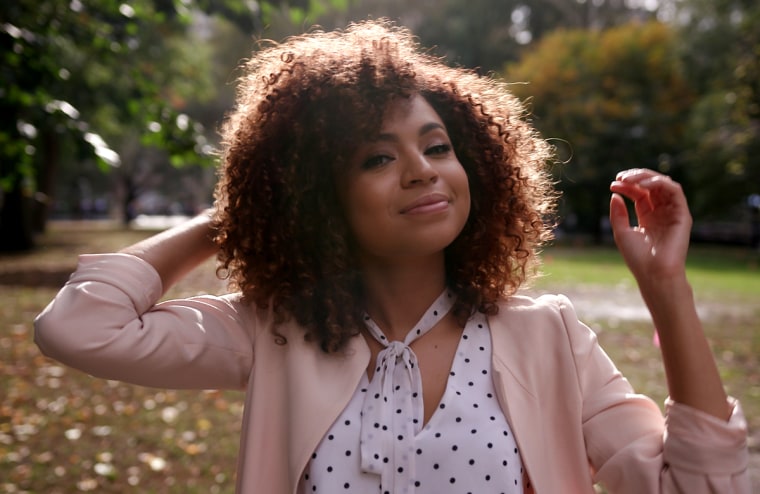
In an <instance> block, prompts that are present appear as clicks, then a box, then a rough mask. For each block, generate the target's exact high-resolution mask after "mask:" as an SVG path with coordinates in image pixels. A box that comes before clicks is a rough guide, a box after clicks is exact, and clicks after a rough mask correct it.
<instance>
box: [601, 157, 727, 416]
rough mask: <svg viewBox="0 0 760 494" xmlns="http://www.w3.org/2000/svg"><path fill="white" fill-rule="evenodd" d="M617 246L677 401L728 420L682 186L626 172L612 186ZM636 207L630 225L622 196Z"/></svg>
mask: <svg viewBox="0 0 760 494" xmlns="http://www.w3.org/2000/svg"><path fill="white" fill-rule="evenodd" d="M610 190H611V191H612V192H613V194H612V199H611V201H610V222H611V224H612V229H613V233H614V236H615V243H616V244H617V246H618V249H619V250H620V252H621V254H622V255H623V258H624V259H625V262H626V264H627V265H628V268H629V269H630V270H631V272H632V273H633V276H634V277H635V278H636V281H637V283H638V285H639V290H640V291H641V295H642V297H643V299H644V302H645V303H646V305H647V307H648V308H649V312H650V313H651V315H652V319H653V321H654V324H655V327H656V328H657V331H658V334H659V338H660V347H661V350H662V358H663V363H664V366H665V373H666V376H667V381H668V390H669V392H670V397H671V399H672V400H674V401H676V402H679V403H682V404H684V405H688V406H691V407H693V408H695V409H698V410H702V411H704V412H706V413H709V414H710V415H713V416H715V417H718V418H721V419H724V420H727V419H728V418H729V416H730V415H731V407H730V405H729V403H728V401H727V396H726V393H725V391H724V389H723V383H722V382H721V379H720V375H719V374H718V370H717V367H716V365H715V360H714V358H713V354H712V351H711V349H710V347H709V344H708V342H707V339H706V338H705V336H704V333H703V330H702V323H701V321H700V319H699V316H698V314H697V310H696V306H695V302H694V295H693V292H692V289H691V286H690V284H689V282H688V280H687V277H686V254H687V251H688V246H689V236H690V231H691V224H692V219H691V215H690V213H689V208H688V205H687V203H686V198H685V196H684V193H683V190H682V189H681V186H680V185H679V184H678V183H676V182H675V181H673V180H672V179H671V178H670V177H668V176H666V175H662V174H660V173H657V172H654V171H652V170H646V169H633V170H628V171H624V172H621V173H619V174H618V175H617V177H616V179H615V181H614V182H612V184H611V186H610ZM622 196H625V197H627V198H629V199H630V200H632V201H633V202H634V205H635V210H636V215H637V218H638V226H630V224H629V218H628V211H627V209H626V206H625V203H624V200H623V197H622Z"/></svg>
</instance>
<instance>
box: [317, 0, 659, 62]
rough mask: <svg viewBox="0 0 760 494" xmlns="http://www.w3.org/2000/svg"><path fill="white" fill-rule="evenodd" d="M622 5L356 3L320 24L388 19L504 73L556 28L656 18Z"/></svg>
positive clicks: (610, 1)
mask: <svg viewBox="0 0 760 494" xmlns="http://www.w3.org/2000/svg"><path fill="white" fill-rule="evenodd" d="M632 3H633V2H630V1H629V2H623V1H620V0H594V1H591V0H589V1H585V2H581V1H571V2H568V1H566V0H532V1H526V0H418V1H415V2H408V1H406V0H372V1H367V0H365V1H356V2H353V3H352V4H351V5H350V6H348V8H347V9H345V10H342V11H340V12H339V13H337V14H334V15H330V16H323V17H322V18H318V19H316V21H317V22H319V23H320V24H322V25H325V27H327V28H333V27H339V26H342V25H345V24H346V23H347V22H348V21H349V20H355V19H363V18H366V17H375V18H377V17H388V18H391V19H393V20H396V21H397V22H399V23H400V24H402V25H404V26H407V27H409V28H410V29H411V30H412V31H413V32H414V33H415V35H417V36H418V37H419V39H420V42H421V43H422V45H423V46H426V47H431V48H434V53H436V54H438V55H441V56H445V57H446V59H447V61H449V62H450V63H452V64H457V65H461V66H464V67H468V68H474V69H478V70H480V71H481V72H483V73H487V72H500V71H502V70H503V68H504V65H505V64H506V63H507V62H513V61H516V60H517V59H519V57H520V56H521V54H522V52H523V51H524V49H525V47H526V46H529V45H530V44H531V43H532V42H535V41H537V40H539V39H540V38H541V37H543V36H544V35H545V34H547V33H549V32H551V31H552V30H554V29H557V28H578V29H581V28H597V29H601V28H606V27H611V26H614V25H618V24H621V23H624V22H626V21H629V20H631V19H633V18H638V19H643V18H648V17H651V16H653V15H654V13H653V12H651V11H649V10H647V9H645V8H643V7H636V8H634V7H631V6H630V4H632Z"/></svg>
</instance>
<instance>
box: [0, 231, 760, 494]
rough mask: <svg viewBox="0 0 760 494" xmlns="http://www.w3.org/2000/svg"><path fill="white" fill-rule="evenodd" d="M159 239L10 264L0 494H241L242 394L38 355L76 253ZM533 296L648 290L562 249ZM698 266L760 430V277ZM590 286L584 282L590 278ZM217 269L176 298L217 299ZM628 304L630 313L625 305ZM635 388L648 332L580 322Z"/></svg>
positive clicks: (742, 255)
mask: <svg viewBox="0 0 760 494" xmlns="http://www.w3.org/2000/svg"><path fill="white" fill-rule="evenodd" d="M148 233H149V232H135V231H129V230H120V229H118V228H114V227H113V226H107V227H103V226H100V225H99V224H91V225H89V226H88V227H82V226H81V225H79V226H77V227H72V226H70V225H69V226H54V228H53V229H52V230H51V231H50V232H49V233H48V234H47V235H45V236H44V237H43V238H42V239H41V247H40V248H39V249H38V250H37V251H35V252H33V253H30V254H17V255H4V256H0V297H2V300H3V304H2V305H0V376H2V379H1V380H0V493H4V492H6V493H16V492H30V493H43V492H44V493H49V494H56V493H69V492H87V491H91V492H104V493H116V492H144V493H153V492H155V493H158V492H161V493H164V492H167V493H174V492H176V493H180V492H181V493H201V492H202V493H231V492H233V491H234V471H235V466H236V458H237V445H238V437H239V432H240V420H241V415H242V394H241V393H237V392H218V391H206V392H197V391H168V390H159V389H150V388H143V387H138V386H130V385H125V384H122V383H116V382H112V381H105V380H100V379H94V378H92V377H90V376H87V375H85V374H83V373H81V372H78V371H75V370H72V369H68V368H64V367H62V366H60V365H59V364H57V363H56V362H54V361H52V360H49V359H47V358H46V357H44V356H42V355H41V354H40V353H39V351H38V350H37V348H36V346H35V345H34V343H33V341H32V320H33V318H34V316H35V315H36V314H37V313H38V312H39V311H40V310H41V309H42V308H43V307H44V306H45V305H46V304H47V302H48V301H49V300H50V299H52V297H53V296H54V295H55V292H56V291H57V289H58V287H59V286H60V285H61V284H63V282H65V279H66V277H67V276H68V274H69V273H70V272H71V270H73V268H74V266H75V262H76V254H77V253H80V252H105V251H112V250H115V249H118V248H119V247H121V246H124V245H127V244H129V243H132V242H134V241H136V240H138V239H140V238H144V237H145V236H147V235H148ZM544 258H545V271H546V272H547V276H545V277H544V278H542V279H541V280H539V282H538V283H537V284H536V286H535V287H534V288H533V290H535V291H561V292H565V293H567V294H568V295H570V296H571V299H573V300H574V301H576V302H578V303H577V305H576V307H577V308H578V309H579V310H578V311H579V314H580V315H581V317H583V316H584V314H583V313H582V307H586V306H587V305H584V301H588V300H591V301H592V306H593V303H597V305H598V304H599V303H612V304H613V309H616V308H617V307H616V306H614V304H615V303H617V302H616V301H618V300H622V301H623V302H624V303H628V302H631V303H635V302H636V301H637V300H638V294H637V293H636V291H635V286H634V284H633V281H632V280H631V278H630V275H628V274H627V271H626V269H625V267H624V266H623V265H622V263H621V260H620V258H619V255H618V254H617V253H616V252H615V251H614V250H612V249H606V248H605V249H577V248H560V247H554V248H551V249H549V250H547V251H546V252H545V254H544ZM689 272H690V276H691V278H692V281H693V284H694V286H695V291H696V293H697V296H698V298H699V299H700V302H704V303H705V304H706V305H707V306H708V307H710V308H711V310H713V312H710V313H709V314H708V316H707V317H705V331H706V333H707V335H708V337H709V338H710V340H711V342H712V344H713V348H714V350H715V354H716V358H717V360H718V362H719V366H720V369H721V372H722V374H723V377H724V379H725V382H726V386H727V388H728V390H729V391H730V392H731V393H732V394H733V395H735V396H737V397H739V398H740V399H741V400H742V403H743V406H744V409H745V413H746V414H747V416H748V418H749V421H750V425H751V427H752V428H753V430H755V431H756V430H760V369H759V367H758V355H760V331H758V321H759V320H760V309H759V308H758V304H757V301H758V294H760V273H759V272H758V256H757V254H752V253H749V252H747V251H743V250H740V249H712V248H695V249H694V250H693V253H692V256H691V258H690V261H689ZM581 280H582V283H581ZM222 290H223V285H222V284H221V283H220V282H219V281H218V280H216V279H215V278H214V275H213V264H212V263H209V264H208V265H206V266H204V269H201V270H198V271H196V272H194V273H191V275H190V276H188V278H186V279H185V280H183V281H182V282H181V283H180V284H179V285H177V286H176V287H174V288H173V289H172V290H171V292H170V293H169V294H168V296H171V297H174V296H187V295H193V294H197V293H200V292H204V291H208V292H217V293H219V292H221V291H222ZM621 306H622V305H621ZM584 320H586V321H587V322H588V323H589V325H590V326H591V327H592V328H594V329H595V330H596V331H597V332H598V334H599V339H600V342H601V343H602V345H603V346H604V347H605V348H606V350H607V351H608V353H610V355H611V356H612V358H613V359H614V360H615V362H616V363H617V364H618V366H619V367H620V368H621V370H622V371H623V372H624V374H626V375H627V376H628V378H629V379H630V381H631V382H632V383H633V384H634V386H635V387H636V388H637V389H638V390H640V391H642V392H644V393H646V394H649V395H650V396H652V397H653V398H654V399H655V400H657V401H658V402H662V400H663V399H664V397H665V394H666V389H665V386H664V376H663V373H662V366H661V364H660V360H659V355H658V349H657V348H656V347H655V346H654V345H653V344H652V328H651V325H650V324H649V323H647V322H646V321H641V320H630V319H627V318H625V317H619V316H618V315H616V311H615V310H611V311H608V312H607V313H606V315H603V316H597V315H592V316H589V317H588V318H585V317H584Z"/></svg>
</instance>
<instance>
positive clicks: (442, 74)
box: [214, 20, 556, 352]
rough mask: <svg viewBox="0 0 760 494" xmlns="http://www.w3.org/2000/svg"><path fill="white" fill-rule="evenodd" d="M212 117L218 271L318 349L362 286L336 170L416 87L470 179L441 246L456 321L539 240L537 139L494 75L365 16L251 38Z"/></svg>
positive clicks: (541, 161)
mask: <svg viewBox="0 0 760 494" xmlns="http://www.w3.org/2000/svg"><path fill="white" fill-rule="evenodd" d="M244 69H245V70H244V75H243V76H242V77H241V80H240V85H239V90H238V100H237V106H236V108H235V110H234V111H233V112H232V113H231V114H230V115H229V116H228V118H227V120H226V122H225V124H224V126H223V128H222V137H223V148H222V151H223V154H222V168H221V173H220V180H219V183H218V185H217V190H216V199H217V206H216V207H217V210H216V214H215V220H214V226H215V228H216V231H217V235H216V242H217V243H218V245H219V247H220V254H219V259H220V262H221V265H220V266H221V268H220V269H221V270H223V271H226V272H227V275H228V276H229V277H230V279H231V282H232V285H233V286H234V287H235V288H237V289H239V290H240V291H241V292H242V295H243V298H244V300H247V301H251V302H253V303H255V304H257V305H258V306H259V307H262V308H265V307H271V308H272V309H273V311H274V313H275V314H276V316H277V320H278V321H279V322H282V321H284V320H285V319H287V318H291V317H292V318H295V320H296V321H297V322H298V323H299V324H300V325H302V326H303V327H304V328H305V331H306V336H307V338H309V339H313V340H316V341H317V342H318V343H319V344H320V346H321V348H322V349H323V350H324V351H326V352H333V351H336V350H339V349H340V348H342V347H343V345H344V344H345V343H346V341H347V340H348V339H349V338H350V337H351V336H353V335H355V334H357V333H358V332H359V328H361V327H362V325H363V324H364V323H363V321H362V315H363V298H362V297H363V290H362V284H361V277H360V273H359V268H358V263H357V257H356V252H355V249H354V247H353V242H352V234H351V231H350V230H349V227H348V224H347V221H346V219H345V216H344V213H343V211H342V208H341V205H340V201H339V199H338V193H337V190H336V182H337V180H336V177H338V176H340V174H341V173H343V172H344V170H345V169H346V167H347V164H348V161H349V159H350V157H351V156H352V155H353V154H354V152H355V150H356V149H357V146H358V144H359V143H361V142H362V141H364V140H366V139H367V137H368V136H372V135H376V134H377V133H378V132H379V130H380V125H381V124H382V121H383V115H384V110H385V108H386V107H387V105H388V103H389V102H390V101H391V100H392V99H394V98H398V97H405V98H409V97H411V96H413V95H421V96H423V97H424V98H425V99H426V101H427V102H428V103H429V104H430V105H431V106H432V107H433V108H434V109H435V110H436V111H437V112H438V114H439V115H440V117H441V119H442V120H443V122H444V124H445V126H446V128H447V131H448V133H449V137H450V139H451V142H452V144H453V146H454V151H455V153H456V156H457V157H458V159H459V161H460V163H461V164H462V166H463V167H464V169H465V171H466V173H467V176H468V180H469V183H470V189H471V198H472V205H471V212H470V216H469V218H468V220H467V223H466V225H465V227H464V229H463V231H462V232H461V234H460V235H459V236H458V237H457V239H456V240H455V241H454V242H453V243H452V244H451V245H450V246H448V247H447V248H446V251H445V264H446V276H447V280H448V286H449V287H450V288H451V289H452V290H453V291H454V292H455V293H456V294H457V296H458V299H457V303H456V305H455V307H454V314H455V315H456V316H457V319H458V320H459V322H460V324H462V325H464V322H465V321H466V319H467V318H468V317H469V316H470V315H471V314H472V313H473V311H475V310H480V311H482V312H485V313H487V314H494V313H495V312H496V310H497V308H496V302H497V300H498V299H499V298H500V297H503V296H507V295H510V294H513V293H514V292H515V291H516V290H517V289H518V287H519V286H520V285H521V284H522V283H523V282H524V281H525V280H526V278H527V276H528V275H529V268H530V267H532V266H533V265H534V262H535V261H536V254H537V248H538V247H539V246H540V245H541V244H542V243H543V242H544V241H545V240H547V239H548V238H549V236H550V229H551V225H550V223H549V221H550V220H549V219H550V218H551V214H553V211H554V204H555V199H556V197H555V195H554V192H553V187H552V183H551V182H550V179H549V175H548V173H547V171H546V166H547V164H548V162H549V160H550V159H551V157H552V152H551V147H550V146H549V145H548V144H547V143H546V141H544V140H543V139H541V138H540V137H539V136H538V135H537V133H536V132H535V130H534V129H533V128H532V127H531V125H530V124H529V123H528V122H527V121H526V118H525V116H526V115H525V111H524V109H523V107H522V105H521V104H520V102H519V101H518V100H517V99H516V98H515V97H514V96H513V95H512V94H511V93H510V92H509V91H508V89H507V86H506V84H505V83H503V82H499V81H496V80H495V79H493V78H490V77H482V76H479V75H477V74H476V73H474V72H473V71H468V70H463V69H461V68H453V67H449V66H447V65H445V64H444V63H443V62H442V61H441V60H440V59H438V58H436V57H433V56H431V55H429V54H427V53H425V52H423V51H422V50H421V49H420V47H419V45H418V43H417V41H416V39H415V38H414V37H413V36H412V34H411V33H410V32H409V31H408V30H407V29H405V28H402V27H398V26H395V25H394V24H392V23H390V22H389V21H385V20H380V21H365V22H361V23H357V24H352V25H350V26H349V27H348V28H347V29H345V30H342V31H333V32H323V31H314V32H310V33H308V34H305V35H301V36H297V37H293V38H290V39H288V40H286V41H285V42H284V43H282V44H275V43H271V44H270V45H268V46H265V47H262V48H261V50H260V51H258V52H256V53H255V54H254V55H253V58H252V59H250V60H249V61H248V62H247V63H246V64H245V66H244Z"/></svg>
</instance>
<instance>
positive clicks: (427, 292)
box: [362, 254, 446, 341]
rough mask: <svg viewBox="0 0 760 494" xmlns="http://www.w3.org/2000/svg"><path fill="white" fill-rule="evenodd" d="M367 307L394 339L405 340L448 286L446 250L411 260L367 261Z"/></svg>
mask: <svg viewBox="0 0 760 494" xmlns="http://www.w3.org/2000/svg"><path fill="white" fill-rule="evenodd" d="M362 272H363V274H362V275H363V281H364V288H365V295H366V300H365V303H366V310H367V313H368V314H369V315H370V317H372V320H374V321H375V323H376V324H377V325H378V326H379V327H380V329H382V330H383V333H385V335H386V336H387V337H388V338H389V339H390V340H391V341H393V340H403V339H404V338H405V337H406V334H407V333H408V332H409V331H410V330H411V329H412V326H413V325H414V324H416V323H417V322H418V321H419V320H420V318H421V317H422V315H423V314H424V313H425V311H426V310H427V309H428V308H429V307H430V305H431V304H432V303H433V302H434V301H435V299H436V298H438V296H439V295H440V294H441V293H442V292H443V290H444V288H445V287H446V270H445V267H444V260H443V254H441V255H440V256H435V257H433V258H430V259H426V260H420V259H414V260H409V261H408V262H400V263H394V264H392V265H390V264H388V263H365V265H364V266H363V269H362Z"/></svg>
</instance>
